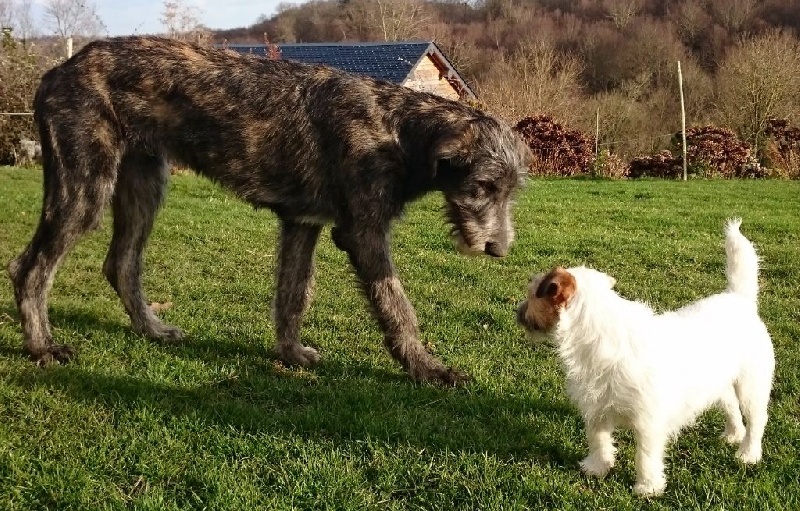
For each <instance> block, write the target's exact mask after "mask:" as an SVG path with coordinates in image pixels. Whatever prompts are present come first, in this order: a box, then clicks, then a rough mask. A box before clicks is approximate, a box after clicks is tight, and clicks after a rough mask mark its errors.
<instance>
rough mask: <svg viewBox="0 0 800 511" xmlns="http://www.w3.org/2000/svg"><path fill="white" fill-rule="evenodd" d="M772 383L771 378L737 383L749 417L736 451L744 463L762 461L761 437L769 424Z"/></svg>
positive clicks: (738, 391) (742, 403)
mask: <svg viewBox="0 0 800 511" xmlns="http://www.w3.org/2000/svg"><path fill="white" fill-rule="evenodd" d="M770 376H771V375H770ZM770 384H771V378H770V380H768V381H766V382H762V381H761V379H757V378H748V379H743V381H740V382H739V383H738V384H737V387H736V391H737V392H736V393H737V395H738V396H739V403H740V405H741V407H742V411H743V412H744V416H745V419H747V433H746V434H745V435H744V439H743V440H742V445H740V446H739V450H738V451H737V452H736V456H737V457H738V458H739V459H740V460H741V461H742V463H748V464H752V463H758V462H759V461H761V439H762V438H763V437H764V428H765V427H766V425H767V405H768V404H769V390H770Z"/></svg>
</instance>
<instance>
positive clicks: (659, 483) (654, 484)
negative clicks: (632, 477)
mask: <svg viewBox="0 0 800 511" xmlns="http://www.w3.org/2000/svg"><path fill="white" fill-rule="evenodd" d="M666 487H667V480H666V479H664V478H660V479H645V480H644V481H637V482H636V484H635V485H634V486H633V493H635V494H636V495H639V496H640V497H657V496H659V495H661V494H662V493H664V488H666Z"/></svg>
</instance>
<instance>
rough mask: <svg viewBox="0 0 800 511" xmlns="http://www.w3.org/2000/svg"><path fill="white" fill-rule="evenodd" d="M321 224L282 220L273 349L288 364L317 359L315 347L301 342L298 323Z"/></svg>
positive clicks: (305, 364) (304, 363) (307, 296)
mask: <svg viewBox="0 0 800 511" xmlns="http://www.w3.org/2000/svg"><path fill="white" fill-rule="evenodd" d="M320 230H321V227H320V226H317V225H306V224H302V223H296V222H293V221H291V220H284V221H282V222H281V238H280V247H279V249H278V250H279V253H278V268H277V279H276V280H277V285H276V287H277V290H276V292H275V307H274V311H273V312H274V318H275V331H276V336H277V339H276V341H275V352H276V354H277V356H278V358H279V359H281V360H282V361H283V362H285V363H287V364H289V365H299V366H303V367H309V366H313V365H314V364H316V363H317V362H319V353H317V350H315V349H314V348H311V347H308V346H303V345H302V344H301V343H300V323H301V322H302V319H303V314H304V313H305V311H306V308H307V307H308V304H309V302H310V301H311V295H312V293H313V288H314V249H315V247H316V245H317V239H318V238H319V232H320Z"/></svg>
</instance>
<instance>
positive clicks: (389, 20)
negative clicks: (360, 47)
mask: <svg viewBox="0 0 800 511" xmlns="http://www.w3.org/2000/svg"><path fill="white" fill-rule="evenodd" d="M348 10H349V12H350V20H351V23H353V24H354V25H355V27H354V28H355V31H356V32H357V33H358V34H359V35H361V37H362V38H364V36H365V35H367V34H369V33H370V32H374V33H376V35H377V37H379V38H382V39H383V40H384V41H402V40H406V39H413V38H415V37H417V35H418V34H419V32H420V30H421V29H422V28H423V27H424V26H425V24H426V23H428V22H429V21H430V16H428V14H427V13H426V11H425V9H424V6H423V3H422V1H420V0H356V1H353V2H351V3H350V5H349V6H348Z"/></svg>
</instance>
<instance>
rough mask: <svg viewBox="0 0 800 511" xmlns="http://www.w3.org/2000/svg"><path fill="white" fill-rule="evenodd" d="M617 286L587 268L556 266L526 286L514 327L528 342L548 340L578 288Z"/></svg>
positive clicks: (600, 274)
mask: <svg viewBox="0 0 800 511" xmlns="http://www.w3.org/2000/svg"><path fill="white" fill-rule="evenodd" d="M616 282H617V281H616V280H614V278H613V277H611V276H609V275H606V274H605V273H603V272H599V271H597V270H593V269H591V268H586V267H579V268H569V269H565V268H562V267H561V266H557V267H555V268H553V269H552V270H550V272H549V273H541V274H539V275H535V276H534V277H533V278H531V280H530V283H529V284H528V294H527V298H526V300H524V301H523V302H521V303H520V304H519V306H518V307H517V323H519V324H520V326H522V328H523V329H525V332H526V333H527V335H528V338H529V339H530V340H531V341H534V342H537V343H538V342H542V341H546V340H549V339H551V337H550V334H551V333H552V332H553V330H554V329H555V328H556V326H557V325H558V323H559V320H560V318H561V313H562V312H563V311H564V310H565V309H566V308H567V307H568V306H569V304H570V303H571V302H572V299H573V298H574V297H575V295H576V293H577V292H578V288H579V286H580V287H583V286H586V287H595V286H600V287H601V288H605V289H611V288H613V287H614V285H615V284H616Z"/></svg>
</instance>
